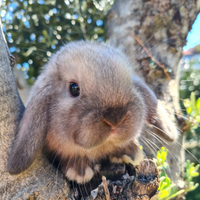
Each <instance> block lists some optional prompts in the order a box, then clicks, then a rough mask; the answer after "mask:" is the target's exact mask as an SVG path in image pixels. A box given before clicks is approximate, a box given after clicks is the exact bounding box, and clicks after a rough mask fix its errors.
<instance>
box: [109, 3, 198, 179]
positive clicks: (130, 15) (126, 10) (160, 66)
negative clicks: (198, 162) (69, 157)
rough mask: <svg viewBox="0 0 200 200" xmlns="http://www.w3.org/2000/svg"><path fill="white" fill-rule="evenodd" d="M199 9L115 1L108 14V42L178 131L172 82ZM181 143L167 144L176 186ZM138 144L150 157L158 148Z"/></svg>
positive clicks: (175, 90)
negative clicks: (121, 53)
mask: <svg viewBox="0 0 200 200" xmlns="http://www.w3.org/2000/svg"><path fill="white" fill-rule="evenodd" d="M199 10H200V1H199V0H191V1H187V0H181V1H180V0H173V1H170V0H162V1H161V0H147V1H144V0H143V1H140V0H135V1H132V0H124V1H121V0H116V1H115V3H114V5H113V8H112V9H111V10H110V12H109V14H108V24H107V27H108V38H109V41H110V42H111V44H112V45H114V46H116V47H118V48H120V49H121V50H122V51H124V52H125V53H126V54H127V55H128V57H129V58H130V61H131V63H132V64H133V66H134V69H135V71H136V72H137V73H138V75H139V76H140V77H141V78H143V79H144V80H145V81H146V83H147V84H148V85H149V86H150V88H151V89H152V90H153V91H154V93H155V94H156V96H157V98H158V99H159V103H160V104H162V105H163V106H164V107H165V109H166V110H167V111H168V112H169V115H170V119H171V120H173V121H174V122H176V123H177V127H179V128H181V123H182V121H183V120H181V119H180V117H179V115H176V114H175V113H181V112H180V108H179V98H178V81H176V76H177V75H178V74H177V71H178V63H179V61H180V59H181V56H182V48H183V46H184V45H185V43H186V37H187V34H188V32H189V31H190V29H191V27H192V24H193V22H194V20H195V19H196V16H197V14H198V13H199ZM179 122H181V123H179ZM166 123H167V121H166ZM148 132H149V127H145V128H144V130H143V133H142V135H143V136H145V137H147V138H149V139H150V140H151V141H152V142H153V143H154V144H156V145H158V146H163V144H161V143H160V142H158V141H157V140H156V139H155V137H152V136H151V135H150V134H149V133H148ZM183 138H184V137H183V134H182V132H180V135H179V139H178V141H177V142H175V143H173V144H171V145H167V148H168V149H169V151H170V152H169V153H168V162H169V164H170V171H171V172H170V178H171V179H173V180H174V181H175V182H178V180H179V179H180V177H181V176H182V170H183V164H184V151H183V149H182V146H181V145H182V144H183V140H184V139H183ZM143 141H144V140H143ZM143 141H141V143H142V145H143V147H144V149H145V152H146V154H147V156H152V154H153V153H148V152H149V149H152V151H154V152H155V149H157V147H156V146H155V145H153V144H152V143H150V144H149V143H147V142H143ZM162 143H163V142H162ZM179 143H180V144H181V145H180V144H179ZM164 145H166V144H164ZM154 157H155V155H154Z"/></svg>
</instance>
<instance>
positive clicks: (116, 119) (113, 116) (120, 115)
mask: <svg viewBox="0 0 200 200" xmlns="http://www.w3.org/2000/svg"><path fill="white" fill-rule="evenodd" d="M126 113H127V111H126V110H125V109H124V108H108V109H107V110H106V111H104V112H103V122H104V123H106V124H107V125H109V126H110V127H112V128H115V127H117V126H119V125H120V124H121V123H122V122H123V121H124V120H125V118H126Z"/></svg>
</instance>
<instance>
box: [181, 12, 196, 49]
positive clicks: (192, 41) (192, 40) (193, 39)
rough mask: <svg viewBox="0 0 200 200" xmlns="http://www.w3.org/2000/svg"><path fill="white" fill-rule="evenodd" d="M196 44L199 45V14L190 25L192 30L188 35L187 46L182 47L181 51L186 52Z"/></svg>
mask: <svg viewBox="0 0 200 200" xmlns="http://www.w3.org/2000/svg"><path fill="white" fill-rule="evenodd" d="M198 44H200V14H199V15H198V16H197V18H196V20H195V22H194V24H193V25H192V30H191V31H190V32H189V33H188V36H187V45H186V46H184V47H183V50H188V49H190V48H192V47H195V46H196V45H198Z"/></svg>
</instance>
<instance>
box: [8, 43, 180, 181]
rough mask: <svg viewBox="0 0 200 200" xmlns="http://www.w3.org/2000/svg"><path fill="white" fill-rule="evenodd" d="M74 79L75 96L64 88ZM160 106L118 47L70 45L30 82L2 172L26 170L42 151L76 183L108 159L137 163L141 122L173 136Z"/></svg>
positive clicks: (101, 44)
mask: <svg viewBox="0 0 200 200" xmlns="http://www.w3.org/2000/svg"><path fill="white" fill-rule="evenodd" d="M72 82H74V83H77V84H78V86H79V87H80V95H79V96H78V97H73V96H72V95H71V94H70V89H69V87H70V84H71V83H72ZM159 112H160V108H159V109H158V101H157V98H156V96H155V95H154V93H153V92H152V90H151V89H150V88H149V87H148V86H147V85H146V84H145V83H144V82H143V81H142V80H141V79H140V78H138V77H137V75H136V74H135V72H134V71H133V66H131V64H130V63H129V61H128V59H127V58H126V56H125V55H124V54H123V53H121V52H120V51H119V50H116V49H115V48H113V47H111V46H109V45H107V44H105V43H99V42H89V41H86V42H84V41H79V42H72V43H69V44H67V45H65V46H63V47H62V48H61V49H60V50H59V51H58V52H57V53H56V54H55V55H53V56H52V57H51V58H50V60H49V61H48V63H47V64H46V65H45V66H44V67H43V70H42V72H41V75H40V76H39V77H38V79H37V80H36V82H35V85H34V87H33V90H32V94H31V97H30V100H29V103H28V105H27V108H26V110H25V113H24V115H23V118H22V120H21V122H20V124H19V127H18V131H17V134H16V137H15V139H14V141H13V145H12V148H11V152H10V155H9V157H8V164H7V168H8V171H9V173H10V174H19V173H21V172H22V171H24V170H26V169H27V168H28V167H29V166H30V165H31V164H32V163H33V161H34V159H35V158H36V156H37V154H38V153H41V151H42V149H46V151H47V152H49V153H50V154H52V155H54V156H56V157H57V158H59V159H60V167H61V171H62V172H63V173H64V175H65V176H66V177H67V178H68V179H69V180H74V181H77V182H78V183H84V182H88V181H90V180H91V179H92V177H93V176H94V173H95V171H98V169H99V163H100V161H101V160H102V159H105V158H107V157H108V158H109V159H110V160H111V161H112V162H126V163H131V164H133V165H137V164H139V162H140V161H142V160H143V153H142V151H141V150H140V148H139V144H138V138H139V136H140V135H141V134H142V128H143V125H144V124H145V123H148V124H150V125H152V126H154V128H155V133H156V134H158V135H159V136H161V137H162V138H164V139H165V140H167V141H173V140H174V139H176V137H177V131H176V129H175V128H174V127H173V126H171V125H170V126H167V125H166V123H165V121H164V120H161V117H162V118H163V113H162V115H161V114H159ZM163 112H164V111H163Z"/></svg>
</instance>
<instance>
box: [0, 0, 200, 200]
mask: <svg viewBox="0 0 200 200" xmlns="http://www.w3.org/2000/svg"><path fill="white" fill-rule="evenodd" d="M113 3H114V0H37V1H36V0H27V1H23V0H9V1H8V0H1V10H0V16H1V21H2V24H3V31H4V34H5V36H6V39H7V42H8V46H9V48H10V52H11V53H12V54H13V55H14V56H15V59H16V63H17V64H16V68H15V69H14V72H15V76H16V82H17V86H18V89H19V92H20V95H21V96H22V99H23V101H24V103H25V104H26V102H27V98H28V94H29V92H30V89H31V86H32V85H33V84H34V81H35V79H36V78H37V76H38V75H39V73H40V70H41V67H42V66H43V65H44V64H45V63H46V62H47V61H48V58H49V57H50V56H51V55H52V53H54V52H55V51H57V50H58V49H59V48H60V46H62V45H63V44H65V43H67V42H70V41H74V40H81V39H83V40H86V39H88V40H98V41H106V39H107V37H106V20H107V18H106V16H107V13H108V11H109V9H110V8H111V7H112V5H113ZM179 74H180V77H179V83H180V86H179V97H180V105H181V108H182V110H183V114H184V115H185V117H187V118H188V117H191V120H190V121H195V123H193V124H188V126H189V130H188V131H186V140H187V141H188V146H187V148H188V149H189V151H191V152H192V153H193V154H194V155H195V156H196V157H197V158H198V159H199V158H200V153H199V152H200V143H199V136H200V128H199V121H200V119H199V118H200V117H198V116H195V115H192V113H194V110H191V101H192V99H191V98H196V99H195V100H197V99H198V98H199V97H200V86H199V82H200V15H198V16H197V18H196V20H195V22H194V24H193V26H192V30H191V31H190V33H189V34H188V37H187V45H186V46H185V47H184V48H183V57H182V59H181V61H180V68H179ZM187 99H188V100H187ZM198 105H199V107H200V102H199V104H196V106H197V107H198ZM190 159H192V158H191V157H190ZM196 182H200V179H199V178H197V179H196ZM199 190H200V189H199V188H198V189H197V190H195V191H193V192H190V193H188V195H187V199H191V200H192V199H193V200H194V199H196V200H197V199H200V194H199Z"/></svg>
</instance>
